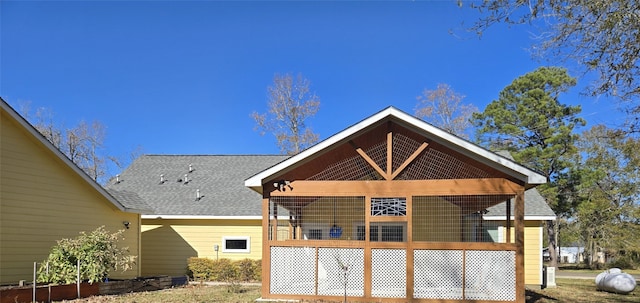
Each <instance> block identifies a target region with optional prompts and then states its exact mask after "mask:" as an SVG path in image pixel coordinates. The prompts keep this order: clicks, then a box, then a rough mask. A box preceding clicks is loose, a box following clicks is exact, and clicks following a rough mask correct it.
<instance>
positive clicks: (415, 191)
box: [245, 107, 551, 302]
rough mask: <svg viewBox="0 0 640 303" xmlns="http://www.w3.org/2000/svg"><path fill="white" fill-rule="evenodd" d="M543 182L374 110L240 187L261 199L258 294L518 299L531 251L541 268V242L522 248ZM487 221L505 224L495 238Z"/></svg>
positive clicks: (406, 118) (399, 116)
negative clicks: (530, 203)
mask: <svg viewBox="0 0 640 303" xmlns="http://www.w3.org/2000/svg"><path fill="white" fill-rule="evenodd" d="M545 182H546V178H545V177H544V176H542V175H540V174H539V173H537V172H534V171H532V170H530V169H528V168H526V167H523V166H521V165H519V164H517V163H515V162H513V161H512V160H510V159H507V158H505V157H502V156H500V155H497V154H495V153H492V152H490V151H488V150H486V149H483V148H481V147H479V146H477V145H475V144H473V143H471V142H468V141H465V140H463V139H460V138H458V137H455V136H452V135H451V134H449V133H446V132H444V131H443V130H441V129H438V128H436V127H434V126H432V125H430V124H428V123H425V122H424V121H421V120H419V119H417V118H415V117H413V116H410V115H408V114H406V113H404V112H401V111H399V110H397V109H395V108H392V107H390V108H387V109H385V110H382V111H380V112H378V113H376V114H374V115H372V116H371V117H369V118H366V119H364V120H362V121H360V122H358V123H356V124H354V125H352V126H350V127H348V128H346V129H345V130H343V131H341V132H339V133H337V134H336V135H334V136H332V137H330V138H328V139H326V140H324V141H322V142H320V143H318V144H317V145H315V146H313V147H311V148H309V149H307V150H305V151H303V152H301V153H300V154H297V155H295V156H292V157H291V158H288V159H286V160H284V161H282V162H281V163H278V164H277V165H275V166H272V167H270V168H267V169H265V170H263V171H261V172H259V173H257V174H256V175H254V176H252V177H250V178H249V179H247V180H246V181H245V186H247V187H249V188H251V189H253V190H255V191H256V192H258V193H260V194H261V195H262V203H261V206H262V214H263V216H262V218H263V219H262V241H263V244H262V245H263V249H262V252H263V256H262V257H263V260H262V273H263V274H262V277H263V280H262V297H263V298H265V299H309V300H316V299H321V300H324V299H328V300H340V298H341V297H342V296H343V295H344V294H345V293H346V296H348V297H349V299H350V300H354V301H388V302H397V301H403V302H404V301H429V300H431V301H439V302H442V301H466V302H478V301H483V302H484V301H491V302H495V301H504V302H525V295H524V289H525V283H526V282H525V281H526V276H527V272H526V270H525V266H526V265H525V264H526V263H527V262H526V260H525V259H526V258H527V257H526V254H527V249H528V248H529V247H531V250H532V252H533V254H534V255H535V257H534V258H536V259H538V260H541V253H540V243H541V242H540V239H541V236H539V237H530V238H529V239H532V240H533V242H534V243H531V244H530V245H529V244H526V242H527V241H528V240H527V235H528V234H527V223H526V219H525V218H526V217H525V216H526V212H525V210H526V208H527V205H526V204H525V196H526V194H525V191H526V190H531V189H532V188H533V187H535V186H536V185H538V184H542V183H545ZM494 207H498V208H501V210H492V208H494ZM546 214H547V213H546V212H545V213H544V214H543V216H542V217H541V218H539V219H546ZM492 215H495V216H494V217H493V218H494V219H495V220H498V221H500V220H504V219H507V218H512V217H513V221H512V220H506V222H504V223H503V224H504V229H503V230H504V233H501V232H500V231H499V226H500V225H499V224H498V228H497V229H498V231H497V232H494V236H493V237H492V236H491V228H485V227H483V226H486V227H488V226H489V225H490V224H489V222H485V221H487V220H486V219H490V218H492ZM549 215H551V214H549ZM480 216H483V219H485V220H481V219H480V218H481V217H480ZM531 227H532V228H531V229H530V233H529V234H531V233H538V235H541V232H542V230H541V228H540V226H539V223H533V224H532V226H531ZM490 238H491V241H489V239H490ZM496 240H497V241H496ZM531 268H532V270H536V269H537V268H533V267H531ZM345 274H346V275H348V283H347V284H346V285H345V284H344V276H345ZM530 278H531V279H532V280H533V281H531V283H533V284H536V283H539V282H540V281H539V280H540V279H539V275H536V274H532V275H531V277H530Z"/></svg>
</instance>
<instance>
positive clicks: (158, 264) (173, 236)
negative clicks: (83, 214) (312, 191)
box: [107, 155, 288, 276]
mask: <svg viewBox="0 0 640 303" xmlns="http://www.w3.org/2000/svg"><path fill="white" fill-rule="evenodd" d="M286 158H288V157H287V156H277V155H276V156H273V155H271V156H263V155H144V156H141V157H139V158H137V159H136V160H134V161H133V163H132V164H131V165H130V166H129V167H128V168H127V169H125V170H124V171H123V172H122V173H121V174H120V176H119V178H118V181H116V180H112V181H111V182H110V183H109V184H107V188H108V190H110V191H119V192H122V193H127V194H128V196H127V197H123V198H122V199H123V200H124V201H127V199H133V200H137V199H142V200H143V201H144V202H145V203H147V204H148V205H150V208H151V210H150V211H148V212H145V213H143V214H142V233H141V240H142V259H141V260H140V261H141V264H142V274H143V275H145V276H147V275H176V276H177V275H184V274H185V273H186V271H187V259H188V258H189V257H201V258H211V259H214V260H215V259H218V258H227V259H232V260H239V259H245V258H251V259H260V258H262V213H261V211H262V209H261V208H260V204H259V203H256V200H259V199H260V195H258V194H257V193H255V192H254V191H252V190H250V189H248V188H246V187H245V186H244V184H243V181H244V179H246V177H247V176H251V175H253V174H255V173H256V172H259V171H261V170H263V169H265V168H267V167H270V166H272V165H274V164H276V163H279V162H281V161H282V160H284V159H286Z"/></svg>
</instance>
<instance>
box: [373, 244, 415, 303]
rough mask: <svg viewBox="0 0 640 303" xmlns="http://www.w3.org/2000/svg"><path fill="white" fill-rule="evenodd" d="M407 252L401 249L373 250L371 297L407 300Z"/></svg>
mask: <svg viewBox="0 0 640 303" xmlns="http://www.w3.org/2000/svg"><path fill="white" fill-rule="evenodd" d="M406 264H407V252H406V251H405V250H401V249H372V250H371V296H373V297H379V298H406V295H407V265H406Z"/></svg>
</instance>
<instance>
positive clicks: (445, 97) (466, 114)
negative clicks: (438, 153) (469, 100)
mask: <svg viewBox="0 0 640 303" xmlns="http://www.w3.org/2000/svg"><path fill="white" fill-rule="evenodd" d="M464 98H465V96H464V95H462V94H459V93H457V92H455V91H454V90H453V89H452V88H451V86H450V85H449V84H443V83H440V84H438V87H437V88H436V89H425V90H423V91H422V95H420V96H418V97H417V99H418V105H417V106H416V109H415V116H416V117H418V118H420V119H423V120H425V121H427V122H429V123H431V124H433V125H435V126H437V127H439V128H442V129H444V130H445V131H446V132H448V133H450V134H454V135H457V136H459V137H462V138H465V139H468V138H469V135H468V134H467V131H468V130H469V129H470V128H471V126H472V125H471V122H470V121H469V119H470V118H471V115H472V114H473V113H474V112H477V111H478V109H477V108H476V107H475V106H473V105H472V104H464V103H462V100H464Z"/></svg>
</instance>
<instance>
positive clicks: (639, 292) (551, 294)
mask: <svg viewBox="0 0 640 303" xmlns="http://www.w3.org/2000/svg"><path fill="white" fill-rule="evenodd" d="M600 272H602V271H600ZM556 285H558V287H555V288H546V289H543V290H535V291H532V290H527V303H551V302H553V303H559V302H567V303H572V302H575V303H578V302H585V303H588V302H593V303H600V302H602V303H640V287H636V289H635V290H634V291H633V292H632V293H630V294H628V295H618V294H612V293H608V292H604V291H597V290H596V283H595V281H594V280H593V279H556Z"/></svg>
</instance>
